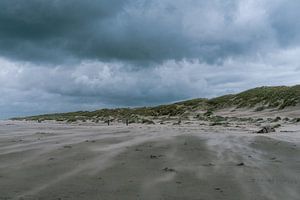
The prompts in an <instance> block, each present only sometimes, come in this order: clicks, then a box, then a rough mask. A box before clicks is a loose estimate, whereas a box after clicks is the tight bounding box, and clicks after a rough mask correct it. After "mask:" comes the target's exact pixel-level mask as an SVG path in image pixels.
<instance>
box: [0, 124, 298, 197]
mask: <svg viewBox="0 0 300 200" xmlns="http://www.w3.org/2000/svg"><path fill="white" fill-rule="evenodd" d="M297 129H300V127H297V126H290V127H286V130H289V131H290V132H282V133H274V134H270V135H257V134H253V133H252V131H251V129H245V128H243V129H237V128H235V129H233V128H228V127H222V128H220V127H208V126H199V125H193V124H191V125H182V126H171V125H151V126H146V125H131V126H129V127H126V126H124V125H121V124H120V125H113V126H110V127H107V126H104V125H102V126H101V125H98V126H95V125H80V126H79V125H68V124H55V123H41V124H38V123H32V122H30V123H29V122H9V121H4V122H0V199H1V200H4V199H25V200H27V199H56V200H58V199H88V200H93V199H97V200H102V199H103V200H104V199H105V200H106V199H107V200H114V199H120V200H126V199H128V200H129V199H130V200H134V199H146V200H147V199H149V200H150V199H151V200H152V199H154V200H156V199H170V200H175V199H180V200H182V199H195V200H200V199H203V200H210V199H211V200H216V199H224V200H226V199H228V200H235V199H236V200H241V199H246V200H247V199H249V200H274V199H278V200H282V199H286V200H298V199H299V197H300V131H299V130H297Z"/></svg>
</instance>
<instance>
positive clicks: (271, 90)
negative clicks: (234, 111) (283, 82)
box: [208, 85, 300, 111]
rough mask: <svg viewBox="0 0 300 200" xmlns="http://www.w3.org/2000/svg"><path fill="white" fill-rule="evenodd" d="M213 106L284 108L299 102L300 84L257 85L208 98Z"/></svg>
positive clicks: (261, 108) (258, 109)
mask: <svg viewBox="0 0 300 200" xmlns="http://www.w3.org/2000/svg"><path fill="white" fill-rule="evenodd" d="M208 103H209V105H211V106H212V107H213V108H217V109H218V108H224V107H230V106H235V107H237V108H253V107H257V108H256V110H257V111H261V110H264V109H266V108H278V109H284V108H286V107H289V106H296V105H297V104H298V103H300V85H297V86H293V87H287V86H278V87H259V88H254V89H251V90H247V91H245V92H242V93H239V94H236V95H226V96H222V97H218V98H214V99H211V100H209V102H208Z"/></svg>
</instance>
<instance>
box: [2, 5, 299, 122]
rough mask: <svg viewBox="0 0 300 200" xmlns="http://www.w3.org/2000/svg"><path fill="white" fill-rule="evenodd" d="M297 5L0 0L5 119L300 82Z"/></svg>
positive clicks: (138, 104)
mask: <svg viewBox="0 0 300 200" xmlns="http://www.w3.org/2000/svg"><path fill="white" fill-rule="evenodd" d="M299 10H300V1H298V0H209V1H208V0H84V1H82V0H47V1H41V0H26V1H24V0H1V1H0V118H2V119H4V118H9V117H14V116H25V115H35V114H41V113H54V112H66V111H76V110H94V109H100V108H106V107H107V108H114V107H135V106H146V105H158V104H165V103H170V102H175V101H180V100H185V99H191V98H197V97H206V98H211V97H216V96H219V95H223V94H228V93H236V92H240V91H243V90H246V89H249V88H253V87H258V86H265V85H270V86H271V85H296V84H300V21H299V19H300V12H299Z"/></svg>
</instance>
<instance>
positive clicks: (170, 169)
mask: <svg viewBox="0 0 300 200" xmlns="http://www.w3.org/2000/svg"><path fill="white" fill-rule="evenodd" d="M163 170H164V171H166V172H175V169H172V168H168V167H166V168H164V169H163Z"/></svg>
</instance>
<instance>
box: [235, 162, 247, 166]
mask: <svg viewBox="0 0 300 200" xmlns="http://www.w3.org/2000/svg"><path fill="white" fill-rule="evenodd" d="M236 166H245V163H243V162H241V163H239V164H237V165H236Z"/></svg>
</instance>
